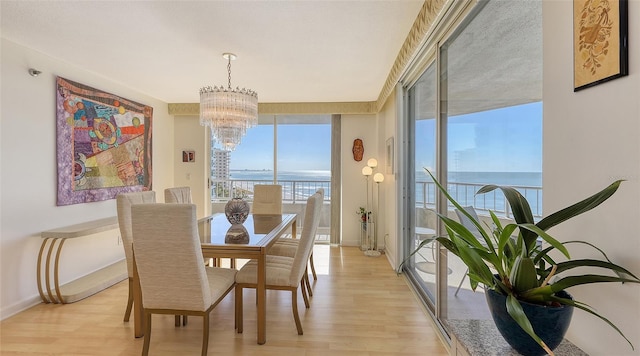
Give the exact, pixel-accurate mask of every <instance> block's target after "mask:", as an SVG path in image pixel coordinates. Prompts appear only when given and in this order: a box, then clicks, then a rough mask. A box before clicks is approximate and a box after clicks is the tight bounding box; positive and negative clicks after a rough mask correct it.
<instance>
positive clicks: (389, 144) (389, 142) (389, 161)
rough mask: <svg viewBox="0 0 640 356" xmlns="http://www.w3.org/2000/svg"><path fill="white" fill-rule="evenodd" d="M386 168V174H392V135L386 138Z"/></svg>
mask: <svg viewBox="0 0 640 356" xmlns="http://www.w3.org/2000/svg"><path fill="white" fill-rule="evenodd" d="M386 163H387V165H386V167H385V168H386V169H385V172H386V173H387V174H394V173H395V172H394V169H393V136H391V137H389V138H388V139H387V159H386Z"/></svg>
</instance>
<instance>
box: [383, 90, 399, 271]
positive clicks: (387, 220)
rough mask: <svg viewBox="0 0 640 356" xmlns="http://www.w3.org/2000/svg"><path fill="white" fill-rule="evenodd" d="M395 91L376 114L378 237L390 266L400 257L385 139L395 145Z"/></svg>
mask: <svg viewBox="0 0 640 356" xmlns="http://www.w3.org/2000/svg"><path fill="white" fill-rule="evenodd" d="M395 95H396V93H395V92H394V93H391V95H390V96H389V99H387V101H386V103H385V104H384V106H383V108H382V110H381V111H380V113H379V114H378V127H379V128H381V129H380V130H379V135H378V142H379V143H380V144H379V145H378V150H379V153H378V157H380V159H379V160H378V161H379V162H380V163H379V164H380V166H381V170H380V172H382V173H384V182H382V183H381V184H380V187H381V190H380V214H381V217H382V218H383V224H382V229H383V230H381V231H380V232H381V234H380V238H381V239H383V240H384V242H383V246H384V249H385V254H386V256H387V259H389V263H391V266H394V268H395V266H396V265H397V263H398V262H397V261H398V260H399V259H400V256H398V251H397V246H398V239H400V238H401V236H397V231H398V221H397V214H396V211H397V210H398V206H397V203H398V199H397V184H398V182H397V181H396V174H395V173H388V172H387V171H386V166H387V164H388V162H387V140H388V139H389V138H390V137H393V139H394V146H395V145H396V142H395V140H396V139H397V135H396V126H395V125H396V119H397V116H398V114H397V113H398V108H397V105H396V96H395ZM393 152H394V155H396V157H394V159H396V160H397V159H402V158H399V157H397V154H396V152H397V150H396V149H395V147H394V150H393Z"/></svg>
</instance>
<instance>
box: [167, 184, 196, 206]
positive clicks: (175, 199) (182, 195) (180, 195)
mask: <svg viewBox="0 0 640 356" xmlns="http://www.w3.org/2000/svg"><path fill="white" fill-rule="evenodd" d="M164 202H165V203H171V204H191V203H192V202H193V200H192V198H191V187H174V188H167V189H165V190H164Z"/></svg>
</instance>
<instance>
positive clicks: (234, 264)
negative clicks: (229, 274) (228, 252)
mask: <svg viewBox="0 0 640 356" xmlns="http://www.w3.org/2000/svg"><path fill="white" fill-rule="evenodd" d="M229 266H230V267H231V268H233V269H235V268H236V259H235V258H232V259H230V261H229Z"/></svg>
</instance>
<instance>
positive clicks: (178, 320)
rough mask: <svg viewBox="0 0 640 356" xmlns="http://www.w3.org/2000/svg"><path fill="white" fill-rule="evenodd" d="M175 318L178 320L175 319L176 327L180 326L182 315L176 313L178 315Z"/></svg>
mask: <svg viewBox="0 0 640 356" xmlns="http://www.w3.org/2000/svg"><path fill="white" fill-rule="evenodd" d="M175 319H176V321H175V323H174V325H175V326H176V327H178V326H180V315H176V316H175Z"/></svg>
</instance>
